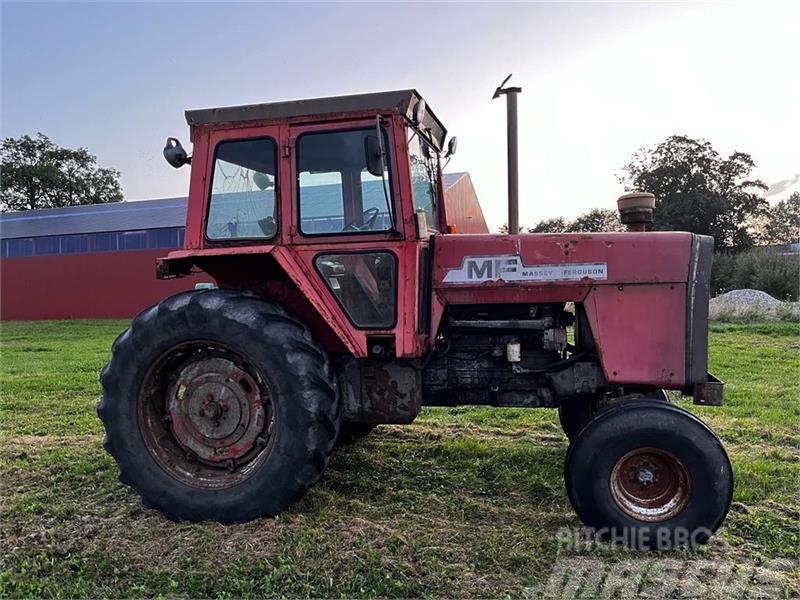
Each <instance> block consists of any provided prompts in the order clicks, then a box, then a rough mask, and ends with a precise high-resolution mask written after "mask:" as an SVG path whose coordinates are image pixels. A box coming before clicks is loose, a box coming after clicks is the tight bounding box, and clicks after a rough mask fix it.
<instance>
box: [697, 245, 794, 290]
mask: <svg viewBox="0 0 800 600" xmlns="http://www.w3.org/2000/svg"><path fill="white" fill-rule="evenodd" d="M799 287H800V254H785V253H781V252H780V251H777V250H770V249H765V248H753V249H752V250H747V251H745V252H739V253H735V254H734V253H719V254H717V255H716V256H715V257H714V265H713V268H712V269H711V292H712V295H714V296H716V295H719V294H724V293H725V292H729V291H731V290H741V289H753V290H761V291H763V292H766V293H768V294H769V295H770V296H772V297H773V298H777V299H778V300H790V301H793V302H796V301H797V299H798V292H799V290H798V288H799Z"/></svg>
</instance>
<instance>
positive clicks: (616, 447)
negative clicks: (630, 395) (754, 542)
mask: <svg viewBox="0 0 800 600" xmlns="http://www.w3.org/2000/svg"><path fill="white" fill-rule="evenodd" d="M564 477H565V481H566V487H567V494H568V495H569V499H570V502H571V503H572V506H573V507H574V509H575V512H576V513H577V514H578V516H579V517H580V518H581V520H582V521H583V522H584V523H585V524H586V525H587V526H588V527H589V528H591V529H593V530H595V532H597V533H598V534H599V535H600V537H603V538H606V539H610V540H612V541H620V542H622V543H624V544H625V545H628V546H630V547H634V548H638V549H650V550H667V549H670V548H675V547H678V546H693V545H695V544H702V543H705V542H706V541H707V540H708V538H709V537H710V536H711V534H712V533H713V532H715V531H716V530H717V528H718V527H719V526H720V524H721V523H722V521H723V519H724V518H725V515H726V514H727V512H728V508H729V507H730V503H731V497H732V493H733V470H732V468H731V463H730V460H729V459H728V455H727V454H726V452H725V449H724V448H723V447H722V444H721V443H720V441H719V439H718V438H717V436H716V435H715V434H714V432H713V431H711V429H709V428H708V426H707V425H705V423H703V422H702V421H701V420H700V419H698V418H697V417H695V416H694V415H692V414H691V413H689V412H687V411H685V410H683V409H681V408H678V407H676V406H673V405H670V404H665V403H653V402H648V401H646V400H645V401H633V402H627V403H624V404H620V405H618V406H615V407H613V408H610V409H608V410H606V411H604V412H602V413H600V414H599V415H598V416H597V417H595V418H594V419H592V421H590V422H589V423H588V424H587V425H586V426H585V427H584V428H583V429H582V430H581V431H580V433H579V434H578V436H577V437H576V438H575V440H574V441H573V442H572V444H571V445H570V447H569V450H568V452H567V459H566V464H565V467H564Z"/></svg>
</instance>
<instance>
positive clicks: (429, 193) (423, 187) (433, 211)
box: [408, 129, 439, 231]
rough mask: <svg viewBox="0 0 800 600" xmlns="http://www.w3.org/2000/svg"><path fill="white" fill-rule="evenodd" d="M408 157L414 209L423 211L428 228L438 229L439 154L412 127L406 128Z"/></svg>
mask: <svg viewBox="0 0 800 600" xmlns="http://www.w3.org/2000/svg"><path fill="white" fill-rule="evenodd" d="M408 159H409V162H410V168H411V188H412V190H413V194H414V206H415V210H416V211H422V212H424V213H425V219H426V221H427V223H428V229H431V230H433V231H438V230H439V198H438V197H437V194H438V190H439V154H438V153H437V152H436V149H435V148H434V147H433V146H431V145H430V144H429V143H428V142H427V141H425V139H424V138H423V137H422V136H421V135H420V134H419V133H418V132H417V131H414V130H413V129H409V130H408Z"/></svg>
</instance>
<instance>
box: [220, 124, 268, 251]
mask: <svg viewBox="0 0 800 600" xmlns="http://www.w3.org/2000/svg"><path fill="white" fill-rule="evenodd" d="M277 169H278V165H277V144H276V143H275V140H273V139H272V138H258V139H247V140H232V141H229V142H221V143H219V144H218V145H217V147H216V150H215V152H214V171H213V173H212V179H211V198H210V199H209V205H208V220H207V223H206V237H207V238H208V239H210V240H215V241H217V240H235V239H269V238H272V237H274V236H275V234H276V233H277V230H278V227H277V223H276V214H275V186H276V173H277Z"/></svg>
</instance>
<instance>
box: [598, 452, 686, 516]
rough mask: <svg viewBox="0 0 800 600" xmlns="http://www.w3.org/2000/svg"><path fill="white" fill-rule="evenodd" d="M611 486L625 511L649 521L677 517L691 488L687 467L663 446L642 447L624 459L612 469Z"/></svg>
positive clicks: (618, 504) (620, 506)
mask: <svg viewBox="0 0 800 600" xmlns="http://www.w3.org/2000/svg"><path fill="white" fill-rule="evenodd" d="M609 487H610V490H611V497H612V498H613V499H614V502H616V504H617V506H618V507H619V508H620V509H621V510H622V511H623V512H625V513H626V514H628V515H630V516H631V517H633V518H635V519H638V520H640V521H648V522H660V521H666V520H668V519H671V518H672V517H674V516H676V515H677V514H678V513H680V512H681V511H682V510H683V509H684V507H685V506H686V502H687V501H688V499H689V493H690V491H691V490H690V481H689V474H688V472H687V470H686V467H685V466H684V465H683V463H682V462H681V461H680V460H678V459H677V458H676V457H675V456H673V455H672V454H670V453H669V452H666V451H665V450H661V449H659V448H639V449H636V450H633V451H631V452H628V453H627V454H626V455H625V456H623V457H622V458H620V459H619V460H618V461H617V463H616V464H615V465H614V468H613V470H612V471H611V478H610V482H609Z"/></svg>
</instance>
